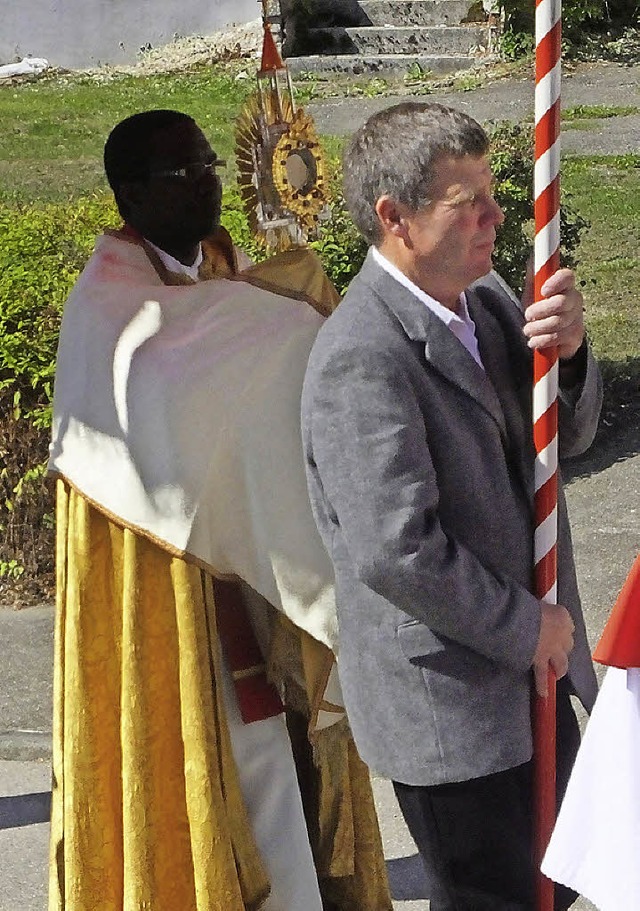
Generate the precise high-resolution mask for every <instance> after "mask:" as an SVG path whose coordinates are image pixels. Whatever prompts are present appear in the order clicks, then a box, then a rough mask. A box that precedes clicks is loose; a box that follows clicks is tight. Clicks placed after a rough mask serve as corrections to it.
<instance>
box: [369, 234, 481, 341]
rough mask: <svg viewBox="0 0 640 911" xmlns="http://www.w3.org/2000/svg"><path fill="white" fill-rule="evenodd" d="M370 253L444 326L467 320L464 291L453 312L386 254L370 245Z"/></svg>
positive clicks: (467, 312)
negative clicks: (457, 310) (455, 311)
mask: <svg viewBox="0 0 640 911" xmlns="http://www.w3.org/2000/svg"><path fill="white" fill-rule="evenodd" d="M371 253H372V255H373V258H374V259H375V261H376V262H377V263H378V265H379V266H380V267H381V268H382V269H384V270H385V272H388V273H389V275H391V277H392V278H395V280H396V281H397V282H400V284H401V285H404V287H405V288H407V290H408V291H411V293H412V294H413V295H415V297H417V298H418V300H420V301H422V303H423V304H425V305H426V306H427V307H428V308H429V310H431V311H432V312H433V313H434V314H435V315H436V316H437V317H438V319H440V320H442V322H443V323H444V324H445V326H449V325H451V323H455V322H461V323H468V322H469V319H470V316H469V310H468V308H467V297H466V294H465V293H464V291H463V292H462V294H461V295H460V298H459V300H460V312H459V313H454V311H453V310H450V309H449V307H445V306H444V304H441V303H440V301H437V300H436V299H435V297H431V295H430V294H427V292H426V291H423V290H422V288H419V287H418V286H417V285H415V284H414V283H413V282H412V281H411V279H410V278H407V276H406V275H405V274H404V272H401V271H400V269H398V267H397V266H394V265H393V263H391V262H389V260H388V259H387V258H386V256H384V255H383V254H382V253H381V252H380V250H378V248H377V247H372V248H371Z"/></svg>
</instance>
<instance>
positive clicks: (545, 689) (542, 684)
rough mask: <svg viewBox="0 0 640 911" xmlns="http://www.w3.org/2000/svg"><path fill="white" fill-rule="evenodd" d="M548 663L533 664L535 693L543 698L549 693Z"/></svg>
mask: <svg viewBox="0 0 640 911" xmlns="http://www.w3.org/2000/svg"><path fill="white" fill-rule="evenodd" d="M548 670H549V665H548V664H543V665H540V664H534V665H533V676H534V678H535V683H536V693H537V694H538V696H542V697H543V698H544V699H546V698H547V696H548V695H549V674H548Z"/></svg>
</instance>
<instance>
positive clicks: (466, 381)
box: [360, 252, 507, 440]
mask: <svg viewBox="0 0 640 911" xmlns="http://www.w3.org/2000/svg"><path fill="white" fill-rule="evenodd" d="M360 278H361V279H362V281H364V282H365V283H366V284H367V285H369V286H370V287H371V288H372V290H373V291H374V292H375V293H376V295H377V296H378V298H379V299H380V300H381V302H382V303H383V304H384V305H385V306H386V307H387V308H388V309H390V310H391V311H392V313H393V314H394V315H395V316H396V318H397V319H398V320H399V322H400V323H401V325H402V327H403V329H404V331H405V333H406V334H407V336H408V337H409V338H410V339H412V341H416V342H422V343H424V354H425V359H426V361H427V363H428V364H429V365H430V366H431V367H432V368H433V369H434V370H437V371H438V373H440V374H441V376H443V377H444V378H445V379H446V380H447V381H448V382H450V383H452V384H453V385H455V386H458V387H459V388H460V389H462V390H463V392H465V393H466V394H467V395H468V396H469V397H470V398H472V399H473V400H474V401H475V402H476V403H477V404H478V405H480V407H482V408H484V410H485V411H486V412H488V414H490V415H491V417H492V418H493V419H494V421H495V422H496V424H497V425H498V427H499V429H500V433H501V435H502V436H503V439H505V440H506V435H507V429H506V424H505V419H504V415H503V413H502V408H501V405H500V400H499V398H498V396H497V395H496V391H495V389H494V387H493V385H492V383H491V382H490V380H489V378H488V377H487V375H486V374H485V371H484V370H483V369H482V367H480V366H479V365H478V364H477V363H476V361H475V360H474V358H473V357H472V356H471V355H470V354H469V352H468V351H467V349H466V348H465V347H464V345H462V344H461V343H460V341H459V340H458V339H457V338H456V337H455V336H454V334H453V333H452V332H451V330H450V329H449V328H448V327H447V326H445V324H444V323H443V322H442V320H441V319H438V317H437V316H436V315H435V314H434V313H433V312H432V311H431V310H429V308H428V307H427V306H425V304H423V302H422V301H420V300H418V298H417V297H415V295H413V294H412V293H411V291H409V289H408V288H405V287H404V285H401V284H400V282H398V281H396V279H395V278H393V276H392V275H390V274H389V273H388V272H386V271H385V270H384V269H383V268H382V267H381V266H379V265H378V263H377V262H376V261H375V260H374V259H373V257H372V255H371V252H369V255H368V257H367V259H366V260H365V263H364V265H363V267H362V270H361V272H360Z"/></svg>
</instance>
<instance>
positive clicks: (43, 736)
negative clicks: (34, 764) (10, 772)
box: [0, 731, 52, 762]
mask: <svg viewBox="0 0 640 911" xmlns="http://www.w3.org/2000/svg"><path fill="white" fill-rule="evenodd" d="M51 755H52V736H51V732H50V731H0V760H14V761H18V762H31V761H34V760H35V761H46V762H51Z"/></svg>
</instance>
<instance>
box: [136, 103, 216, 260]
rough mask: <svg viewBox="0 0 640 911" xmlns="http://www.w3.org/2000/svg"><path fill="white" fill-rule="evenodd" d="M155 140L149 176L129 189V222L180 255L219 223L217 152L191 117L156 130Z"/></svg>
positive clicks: (159, 244) (168, 249)
mask: <svg viewBox="0 0 640 911" xmlns="http://www.w3.org/2000/svg"><path fill="white" fill-rule="evenodd" d="M150 144H151V154H150V156H149V173H148V177H147V178H146V180H144V181H141V182H140V183H139V184H137V185H136V187H135V188H130V190H129V194H128V205H129V214H128V217H127V220H128V221H129V222H130V224H131V225H132V226H133V227H134V228H136V229H137V230H138V231H140V232H141V234H143V236H144V237H146V238H147V239H148V240H150V241H152V243H154V244H156V245H157V246H158V247H160V248H161V249H163V250H166V251H167V252H169V253H174V255H175V252H176V251H181V250H188V249H189V248H192V247H193V246H194V245H197V244H198V243H199V242H200V241H201V240H202V239H203V238H204V237H206V236H207V235H208V234H210V233H211V231H212V230H213V229H214V228H215V227H216V226H217V225H218V224H219V221H220V206H221V199H222V184H221V181H220V178H219V177H218V175H217V174H216V172H215V166H214V163H215V162H216V155H215V153H214V151H213V150H212V148H211V146H210V145H209V143H208V141H207V139H206V137H205V136H204V134H203V133H202V131H201V130H200V129H199V128H198V127H197V126H196V124H195V123H193V122H192V121H189V120H186V121H181V122H179V123H176V124H173V125H172V126H170V127H166V128H165V129H162V130H158V131H156V133H154V134H153V136H152V137H151V140H150Z"/></svg>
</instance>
